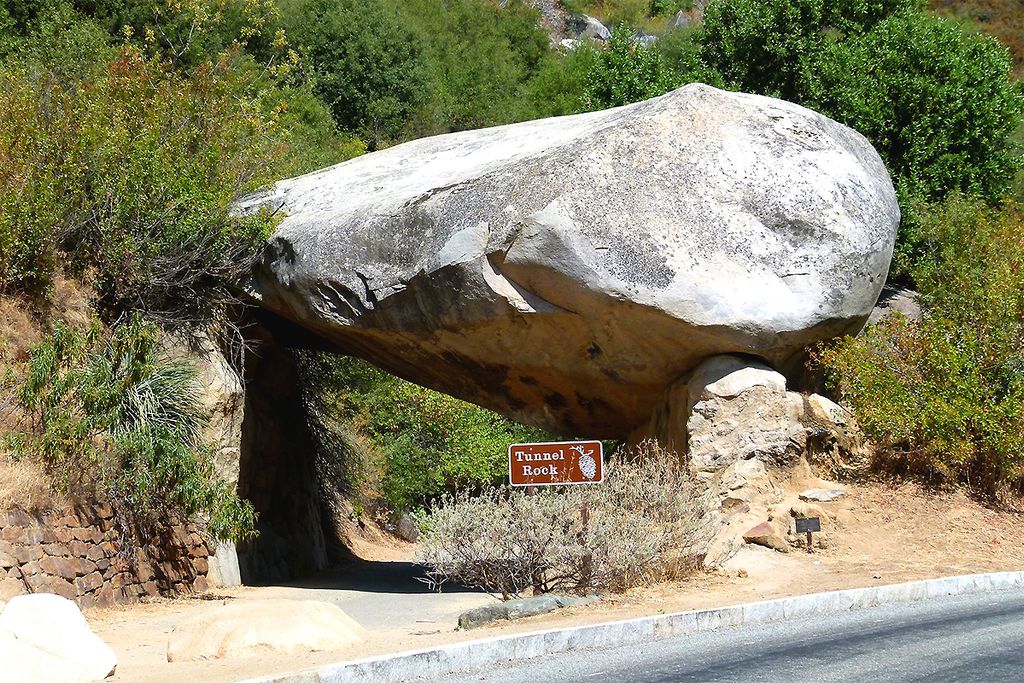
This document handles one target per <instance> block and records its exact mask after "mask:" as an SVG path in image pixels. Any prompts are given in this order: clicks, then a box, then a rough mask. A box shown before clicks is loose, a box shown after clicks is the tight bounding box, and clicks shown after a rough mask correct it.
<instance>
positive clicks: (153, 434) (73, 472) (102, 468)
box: [18, 317, 255, 540]
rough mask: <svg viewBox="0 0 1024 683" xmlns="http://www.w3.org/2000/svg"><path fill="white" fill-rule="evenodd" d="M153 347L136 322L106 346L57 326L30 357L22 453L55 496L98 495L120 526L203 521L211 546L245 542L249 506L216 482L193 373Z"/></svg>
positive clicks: (154, 339)
mask: <svg viewBox="0 0 1024 683" xmlns="http://www.w3.org/2000/svg"><path fill="white" fill-rule="evenodd" d="M158 339H159V337H158V332H157V329H156V328H155V327H154V326H153V325H147V324H144V323H142V322H141V321H140V319H139V318H137V317H136V318H132V319H131V320H129V321H127V322H125V323H123V324H121V325H118V326H117V327H116V328H114V330H113V331H112V333H111V334H110V336H109V338H107V339H103V338H101V336H100V328H99V327H98V326H94V327H93V328H92V330H91V331H90V332H88V333H87V334H82V333H77V332H74V331H73V330H71V329H69V328H66V327H58V328H57V329H56V330H55V331H54V332H53V334H52V335H51V336H50V337H49V338H48V339H46V340H45V341H44V342H43V343H41V344H40V345H38V346H36V347H35V348H33V349H32V351H31V355H30V360H29V375H28V377H27V378H26V380H25V382H24V383H23V384H22V386H21V387H20V389H19V392H18V400H19V402H20V404H21V407H22V408H23V409H24V410H26V411H27V412H28V413H29V414H30V415H31V418H32V426H33V429H32V430H31V431H30V432H29V433H28V434H27V435H25V436H24V437H23V438H22V439H21V450H22V453H23V455H24V456H26V457H30V458H32V459H35V460H37V461H39V462H41V463H43V464H44V466H45V467H46V469H47V471H48V473H49V474H50V475H51V476H52V477H53V480H54V483H55V485H56V486H57V488H58V489H59V490H62V491H65V492H68V493H72V494H82V493H89V492H92V491H95V492H96V493H98V494H99V495H100V497H102V498H104V499H106V500H109V501H110V502H111V503H112V504H113V505H114V507H115V509H116V510H117V511H118V513H119V515H120V516H121V517H122V518H126V519H132V520H136V521H148V520H151V519H154V518H158V517H166V516H167V515H172V516H179V517H184V518H194V517H196V516H200V517H201V518H203V521H205V522H206V524H207V526H208V528H209V531H210V533H211V534H212V535H213V536H214V537H216V538H219V539H233V540H239V539H242V538H245V537H248V536H251V535H252V534H253V533H254V532H253V530H254V524H255V513H254V512H253V509H252V506H251V505H250V504H249V503H248V502H245V501H241V500H239V499H238V497H237V495H236V493H235V491H234V487H233V486H231V485H230V484H228V483H227V482H224V481H222V480H220V479H218V478H217V476H216V474H215V471H214V465H213V458H212V455H211V452H210V450H209V448H208V446H207V445H206V444H205V443H204V442H203V438H202V429H203V427H204V425H205V423H206V420H207V419H208V418H207V416H206V415H205V414H204V412H203V408H202V402H201V393H200V392H201V390H202V387H201V385H200V383H199V382H198V380H197V372H196V369H195V368H194V367H192V366H190V365H187V364H185V363H183V362H181V361H175V360H171V359H169V358H166V357H164V356H161V355H160V353H159V351H158Z"/></svg>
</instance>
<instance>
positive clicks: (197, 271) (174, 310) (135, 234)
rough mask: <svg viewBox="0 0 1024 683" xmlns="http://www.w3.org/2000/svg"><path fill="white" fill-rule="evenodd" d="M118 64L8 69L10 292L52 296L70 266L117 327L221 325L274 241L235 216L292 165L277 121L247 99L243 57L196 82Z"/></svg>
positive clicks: (2, 171) (199, 74)
mask: <svg viewBox="0 0 1024 683" xmlns="http://www.w3.org/2000/svg"><path fill="white" fill-rule="evenodd" d="M106 65H107V69H106V71H105V73H104V75H103V76H102V77H101V78H100V79H98V80H95V81H87V82H78V81H76V80H70V81H68V80H62V79H61V78H59V76H58V75H56V74H55V73H54V72H53V71H51V70H48V69H46V68H38V67H37V66H33V65H28V66H25V67H15V66H8V67H6V68H3V69H0V109H3V110H4V111H5V112H11V113H12V114H14V115H11V116H4V117H3V119H2V120H0V159H3V160H4V163H3V165H2V168H0V246H2V247H3V248H2V253H0V291H5V292H27V293H31V294H35V295H45V293H46V289H47V287H48V283H49V281H50V279H51V278H52V276H53V273H54V272H55V269H56V268H57V267H58V265H60V264H61V262H64V263H65V264H66V265H67V266H69V267H71V268H72V269H74V270H76V271H78V272H80V273H82V274H84V275H86V276H88V277H89V278H91V279H92V282H93V284H94V285H95V287H96V289H97V291H98V294H99V302H98V303H99V306H100V308H101V309H102V310H105V311H108V312H110V313H111V314H112V315H113V316H114V317H116V315H117V314H118V313H119V312H121V311H146V312H147V313H149V314H151V315H153V316H156V317H159V318H161V319H163V320H165V321H166V322H168V323H170V324H182V323H187V324H202V323H205V322H207V321H209V320H211V319H219V318H222V317H223V315H224V309H225V307H227V306H229V305H230V304H232V303H233V302H234V301H235V295H234V293H233V290H232V285H233V283H234V282H235V281H236V280H237V279H238V278H239V277H241V276H242V275H244V274H247V272H248V267H249V263H250V262H251V259H252V258H254V257H255V254H256V253H257V251H258V249H259V248H260V246H261V245H262V242H263V239H264V238H265V236H266V234H267V231H268V228H269V222H268V220H266V219H265V218H264V217H262V216H254V217H249V218H245V219H239V218H234V217H232V216H231V215H230V214H229V212H230V207H231V204H232V202H233V201H234V200H235V199H236V198H237V197H238V196H239V194H240V193H242V192H245V191H246V190H248V189H251V188H254V187H257V186H259V185H261V184H263V183H265V182H266V180H267V179H268V178H269V177H270V174H271V169H272V168H273V166H274V164H275V162H276V161H278V160H279V159H280V158H281V157H282V155H283V153H284V146H283V144H282V141H281V139H280V137H279V135H278V132H279V129H278V126H277V120H276V116H277V114H276V112H273V111H270V112H268V111H267V110H266V108H265V107H264V106H263V103H262V101H261V99H260V97H259V96H257V97H255V98H253V97H251V93H249V95H250V96H249V97H240V95H243V94H246V90H245V88H246V87H247V85H246V84H247V83H248V82H249V81H250V77H251V75H252V74H251V71H252V70H253V69H254V68H255V67H251V66H247V65H251V62H248V61H247V58H245V57H244V55H241V54H240V53H238V52H237V51H235V52H233V53H230V54H227V55H224V56H223V57H222V58H221V59H219V60H218V61H217V62H216V63H212V64H208V65H203V66H200V67H197V68H196V69H195V72H194V73H193V74H192V75H190V76H187V77H186V76H183V75H180V74H178V73H176V72H174V71H171V70H169V69H167V68H166V67H165V66H164V65H162V64H161V63H158V62H155V61H153V60H149V59H146V58H144V57H143V56H142V55H141V54H140V53H139V52H138V51H136V50H134V49H132V48H130V47H129V48H125V49H123V50H121V51H119V52H118V53H117V55H116V57H115V58H114V59H113V60H112V61H108V62H106Z"/></svg>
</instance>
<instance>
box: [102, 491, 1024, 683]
mask: <svg viewBox="0 0 1024 683" xmlns="http://www.w3.org/2000/svg"><path fill="white" fill-rule="evenodd" d="M846 489H847V494H846V495H845V496H844V497H842V498H840V499H839V500H837V501H835V502H831V503H822V504H821V506H822V508H824V509H825V510H826V511H827V513H828V514H829V515H830V516H831V517H832V518H833V519H834V520H835V521H836V523H837V529H836V533H835V534H834V535H833V539H832V540H833V545H832V547H830V548H828V549H826V550H820V551H817V552H815V553H814V554H808V553H806V552H803V551H799V550H794V551H793V552H790V553H788V554H783V553H778V552H775V551H773V550H769V549H766V548H760V547H757V546H750V545H748V546H745V547H744V549H743V550H741V551H740V553H739V554H738V555H737V556H736V557H734V558H733V559H732V560H730V562H729V563H728V564H727V565H726V567H725V568H724V569H723V570H721V571H718V572H714V573H701V574H698V575H696V576H693V577H691V578H690V579H688V580H686V581H682V582H676V583H671V584H663V585H660V586H656V587H652V588H646V589H642V590H635V591H632V592H629V593H627V594H624V595H612V596H606V597H605V598H604V599H603V600H602V601H601V602H599V603H597V604H594V605H589V606H585V607H579V608H573V609H569V610H563V611H561V612H559V613H554V614H549V615H545V616H543V617H536V618H531V619H523V620H520V621H515V622H507V623H504V624H502V625H500V626H495V627H492V628H481V629H475V630H472V631H467V632H458V631H455V630H454V627H455V621H456V618H457V615H458V614H459V612H461V611H462V610H464V609H468V608H469V607H473V606H477V605H482V604H486V603H487V602H489V601H492V600H493V598H491V597H489V596H487V595H485V594H481V593H475V592H454V593H441V594H437V593H431V592H429V591H427V590H426V589H425V587H424V586H423V585H422V584H420V583H419V582H416V581H415V580H414V579H413V578H412V575H413V574H414V573H415V567H414V566H413V565H412V564H410V560H411V559H412V557H413V554H414V551H415V548H414V547H413V546H410V545H406V544H397V543H395V542H393V541H387V540H384V539H380V540H379V541H370V542H368V541H365V540H364V541H362V542H361V543H360V544H357V547H356V550H357V552H359V553H360V555H361V556H362V557H363V558H364V559H361V560H356V561H355V564H354V565H353V566H352V567H351V568H350V569H349V570H348V571H347V572H341V573H339V574H337V575H334V576H328V577H321V578H320V579H318V580H316V581H311V582H304V583H300V584H295V585H293V586H276V587H266V588H248V587H246V588H233V589H224V590H220V591H218V592H217V594H216V595H206V596H196V597H192V598H185V599H178V600H158V601H155V602H152V603H148V604H140V605H132V606H125V607H119V608H112V609H107V610H93V611H90V612H87V614H86V616H87V618H88V619H89V621H90V623H91V625H92V627H93V629H94V630H95V631H96V633H97V634H98V635H99V636H100V637H101V638H103V639H104V640H105V641H106V642H107V643H109V644H110V645H111V647H113V649H114V651H115V652H116V653H117V655H118V658H119V662H120V663H119V665H118V668H117V674H116V676H115V677H114V678H113V679H112V680H115V681H133V682H139V683H146V682H157V681H183V680H202V681H211V682H214V681H237V680H244V679H246V678H250V677H257V676H265V675H269V674H282V673H295V672H298V671H301V670H304V669H308V668H311V667H315V666H319V665H323V664H328V663H334V662H340V661H345V660H351V659H358V658H361V657H366V656H372V655H379V654H385V653H389V652H399V651H402V650H413V649H420V648H426V647H430V646H435V645H440V644H444V643H452V642H457V641H465V640H473V639H477V638H486V637H491V636H497V635H505V634H510V633H515V632H521V631H533V630H541V629H549V628H558V627H564V626H569V625H580V624H588V623H598V622H603V621H609V620H617V619H628V618H634V617H638V616H644V615H652V614H661V613H667V612H676V611H683V610H690V609H699V608H707V607H714V606H724V605H730V604H736V603H743V602H751V601H756V600H763V599H770V598H777V597H785V596H792V595H800V594H804V593H813V592H819V591H827V590H837V589H842V588H852V587H862V586H870V585H878V584H883V583H900V582H904V581H912V580H915V579H923V578H933V577H939V576H947V575H954V574H970V573H978V572H991V571H1010V570H1020V569H1024V526H1022V524H1021V522H1022V519H1021V514H1020V512H1017V511H1013V510H993V509H990V508H986V507H984V506H982V505H981V504H979V503H978V502H976V501H974V500H971V499H970V498H968V497H966V496H965V495H963V494H962V493H931V492H928V491H924V490H922V489H921V488H920V487H918V486H916V485H911V484H904V485H900V486H889V485H886V484H856V485H849V486H847V487H846ZM265 598H290V599H317V600H326V601H329V602H334V603H336V604H338V605H340V606H341V607H342V608H343V609H345V610H346V612H347V613H349V615H350V616H352V617H353V618H354V619H356V621H358V622H360V623H361V624H362V625H363V626H365V627H366V628H367V632H368V637H367V639H366V641H365V642H364V643H362V644H360V645H358V646H353V647H351V648H348V649H345V650H337V651H331V652H316V653H306V654H301V655H291V656H280V655H266V656H259V657H253V658H247V659H235V660H220V661H206V662H178V663H173V664H169V663H167V661H166V643H167V638H168V636H169V634H170V632H171V630H172V629H173V628H174V626H175V625H176V624H177V623H179V622H180V621H182V620H183V619H185V618H186V617H191V616H193V615H195V614H197V613H199V612H200V611H204V610H216V609H217V608H218V607H219V606H221V605H223V604H225V602H230V601H245V600H254V599H265Z"/></svg>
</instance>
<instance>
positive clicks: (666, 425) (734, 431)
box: [633, 355, 805, 473]
mask: <svg viewBox="0 0 1024 683" xmlns="http://www.w3.org/2000/svg"><path fill="white" fill-rule="evenodd" d="M803 410H804V408H803V398H802V397H801V396H800V394H797V393H794V392H789V391H786V378H785V377H783V376H782V375H781V374H779V373H778V372H776V371H774V370H772V369H771V368H770V367H768V365H766V364H765V363H764V362H763V361H760V360H757V359H753V358H748V357H744V356H738V355H721V356H712V357H710V358H708V359H706V360H705V361H704V362H702V363H701V364H700V365H698V366H697V367H696V369H694V371H693V372H692V373H691V374H690V375H689V376H688V377H686V378H685V379H684V380H682V381H680V382H677V383H676V384H673V385H672V386H670V387H669V389H668V390H667V391H666V392H665V394H664V395H663V398H662V401H661V404H660V406H659V408H658V409H657V410H656V411H655V413H654V415H653V416H652V418H651V420H650V422H649V423H648V424H647V425H646V426H645V427H644V428H642V429H640V430H638V431H637V432H636V433H635V434H634V436H633V440H634V441H639V440H640V439H641V438H654V439H656V440H657V441H658V443H659V444H660V445H661V446H662V447H663V448H666V449H669V450H674V451H675V452H677V453H679V454H680V455H681V456H685V457H686V459H687V462H688V463H689V465H690V468H691V469H692V470H693V471H694V472H698V473H701V472H716V471H719V470H722V469H723V468H725V467H728V466H729V465H731V464H732V463H734V462H736V461H737V460H747V459H751V458H758V459H760V460H762V461H765V462H775V463H781V462H784V461H787V460H791V459H793V458H794V457H795V456H797V455H799V454H800V453H801V452H802V450H803V446H804V442H805V436H804V427H803V425H802V423H801V417H802V415H803Z"/></svg>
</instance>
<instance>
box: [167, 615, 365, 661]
mask: <svg viewBox="0 0 1024 683" xmlns="http://www.w3.org/2000/svg"><path fill="white" fill-rule="evenodd" d="M365 635H366V632H365V630H364V629H363V628H362V627H361V626H359V624H357V623H356V622H355V621H354V620H353V619H352V618H351V617H349V616H348V615H347V614H345V612H344V611H342V609H341V608H340V607H338V606H337V605H333V604H331V603H328V602H317V601H315V600H250V601H248V602H245V603H242V604H237V605H232V604H224V605H222V606H220V607H218V608H216V609H214V610H211V611H208V612H205V613H203V614H200V615H198V616H196V617H193V618H191V619H189V620H188V621H185V622H183V623H181V624H179V625H178V626H176V627H175V628H174V631H172V632H171V635H170V638H169V639H168V641H167V661H169V662H186V661H197V660H204V659H227V658H232V657H245V656H249V657H252V656H254V655H260V656H264V657H265V656H267V655H268V654H278V653H281V654H287V653H296V652H311V651H317V650H336V649H339V648H343V647H346V646H349V645H352V644H354V643H358V642H361V641H362V640H363V639H364V638H365Z"/></svg>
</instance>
